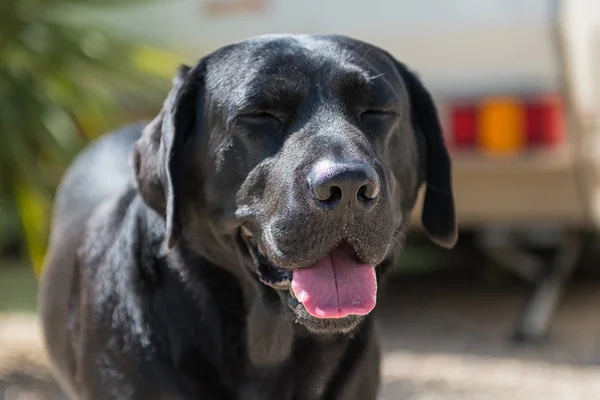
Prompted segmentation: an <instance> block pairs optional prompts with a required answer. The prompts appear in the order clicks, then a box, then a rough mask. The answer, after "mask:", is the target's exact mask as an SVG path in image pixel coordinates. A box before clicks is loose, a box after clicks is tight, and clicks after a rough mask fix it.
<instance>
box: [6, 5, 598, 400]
mask: <svg viewBox="0 0 600 400" xmlns="http://www.w3.org/2000/svg"><path fill="white" fill-rule="evenodd" d="M599 27H600V3H598V2H596V1H595V0H587V1H586V0H457V1H446V0H420V1H418V2H417V1H409V0H371V1H369V2H365V1H357V0H303V1H294V0H18V1H16V0H0V399H7V400H8V399H10V400H13V399H19V400H25V399H36V400H37V399H52V400H54V399H64V398H65V397H64V395H62V394H61V392H60V390H59V389H58V387H57V386H56V384H55V383H54V381H53V380H52V378H51V375H50V372H49V370H48V366H47V361H46V358H45V355H44V352H43V347H42V343H41V341H40V335H39V328H38V325H37V320H36V291H37V278H38V276H39V274H40V271H41V268H42V265H43V259H44V253H45V249H46V245H47V237H48V230H49V221H50V216H51V209H52V201H53V195H54V192H55V190H56V188H57V185H58V184H59V182H60V179H61V176H62V173H63V172H64V170H65V168H66V167H67V165H68V164H69V162H70V161H71V160H72V159H73V157H74V156H75V155H76V154H77V152H78V151H79V150H80V149H81V148H82V147H83V146H85V145H86V143H88V142H89V141H91V140H94V139H95V138H96V137H98V136H99V135H101V134H102V133H104V132H107V131H109V130H111V129H113V128H115V127H118V126H120V125H122V124H124V123H127V122H130V121H137V120H141V119H149V118H152V117H153V116H154V114H155V113H156V112H157V110H158V109H159V107H160V104H161V102H162V100H163V98H164V96H165V95H166V93H167V91H168V89H169V86H170V79H171V78H172V76H173V74H174V71H175V69H176V67H177V65H178V64H179V63H181V62H184V63H189V64H191V63H194V62H195V60H197V59H198V58H200V57H201V56H203V55H205V54H207V53H208V52H210V51H212V50H214V49H216V48H218V47H220V46H223V45H226V44H229V43H231V42H235V41H239V40H242V39H244V38H246V37H248V36H254V35H258V34H262V33H275V32H290V33H292V32H299V33H300V32H306V33H341V34H346V35H350V36H353V37H355V38H358V39H362V40H365V41H368V42H372V43H374V44H376V45H379V46H381V47H383V48H385V49H386V50H388V51H390V52H391V53H392V54H393V55H395V56H396V57H397V58H398V59H400V60H401V61H403V62H405V63H406V64H407V65H409V66H410V67H411V68H412V69H414V70H415V71H417V72H418V73H419V74H420V76H421V78H422V80H423V81H424V83H425V85H426V86H427V87H428V88H429V89H430V90H431V92H432V94H433V96H434V98H435V101H436V103H437V106H438V110H439V113H440V118H441V119H442V123H443V126H444V131H445V135H446V140H447V143H448V146H449V147H450V149H451V153H452V156H453V174H454V177H453V179H454V189H455V200H456V204H457V214H458V218H459V223H460V231H461V232H460V240H459V244H458V245H457V247H456V249H454V250H452V251H447V250H442V249H440V248H437V247H435V246H434V245H431V244H430V243H429V242H428V241H427V238H425V237H424V235H423V234H422V232H421V230H420V225H419V218H420V212H419V210H417V211H416V212H415V221H414V229H413V233H412V234H411V236H410V238H409V245H408V246H407V248H406V250H405V251H404V253H403V254H402V256H401V257H400V259H399V260H398V266H397V267H396V269H395V270H394V274H393V277H392V279H391V282H390V285H388V286H387V288H386V293H385V301H384V302H383V304H382V305H381V315H382V327H383V330H382V334H383V338H384V354H385V357H384V363H383V365H384V376H383V383H384V386H383V390H382V396H381V398H382V399H511V400H514V399H532V398H542V396H543V397H545V398H548V399H598V398H600V313H598V307H600V306H599V304H600V274H599V273H598V272H599V271H598V268H597V265H598V261H600V251H599V246H598V245H599V243H598V242H599V241H598V234H597V232H598V227H599V226H600V175H599V172H600V125H599V124H598V122H599V120H598V115H599V111H600V96H599V95H600V79H599V78H600V63H599V61H600V41H599V39H600V31H599V30H598V28H599Z"/></svg>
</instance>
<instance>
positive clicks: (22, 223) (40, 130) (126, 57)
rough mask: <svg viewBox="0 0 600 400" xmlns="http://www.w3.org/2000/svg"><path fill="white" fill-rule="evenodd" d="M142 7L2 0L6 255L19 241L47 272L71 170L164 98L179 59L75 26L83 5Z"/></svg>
mask: <svg viewBox="0 0 600 400" xmlns="http://www.w3.org/2000/svg"><path fill="white" fill-rule="evenodd" d="M143 1H145V0H134V1H132V0H126V1H124V0H18V1H17V0H0V257H1V252H2V247H3V243H6V242H7V241H9V240H12V239H14V238H15V235H17V238H20V239H23V240H24V242H25V243H26V247H27V249H28V250H29V254H30V256H31V260H32V262H33V264H34V266H35V267H36V272H39V268H40V267H41V263H42V260H43V254H44V251H45V247H46V242H47V235H48V223H49V219H50V210H51V203H52V196H53V193H54V190H55V188H56V186H57V184H58V182H59V179H60V177H61V175H62V173H63V172H64V168H65V166H66V165H67V163H68V162H69V161H70V160H71V158H72V157H73V155H74V154H75V153H76V152H77V151H78V150H79V149H81V147H82V146H83V145H84V144H85V143H86V142H87V141H89V140H90V139H93V138H94V137H96V136H97V135H99V134H100V133H103V132H105V131H106V130H108V129H110V128H113V127H115V126H116V125H117V124H119V123H122V122H124V121H126V120H128V119H131V113H132V112H136V111H137V112H138V114H139V110H147V111H149V110H154V109H155V108H156V107H157V105H158V103H159V101H160V99H161V97H162V96H163V95H164V93H165V89H166V84H167V83H168V81H167V80H166V79H165V71H169V73H170V71H174V69H175V64H176V63H175V61H174V58H173V57H172V55H170V54H167V53H165V52H163V51H160V50H157V49H153V48H149V47H144V46H142V45H141V44H139V43H132V42H130V41H128V40H127V39H125V38H123V37H116V36H115V35H113V34H112V33H111V32H108V31H107V29H102V28H100V27H98V26H93V24H82V23H79V24H77V25H74V24H72V23H70V22H69V16H70V15H71V11H73V10H75V9H76V8H77V9H81V8H86V7H87V8H88V10H89V8H90V7H92V8H107V7H123V6H124V4H126V5H127V6H130V5H131V4H132V3H141V2H143ZM79 22H81V21H79ZM147 66H152V70H150V69H149V68H145V67H147Z"/></svg>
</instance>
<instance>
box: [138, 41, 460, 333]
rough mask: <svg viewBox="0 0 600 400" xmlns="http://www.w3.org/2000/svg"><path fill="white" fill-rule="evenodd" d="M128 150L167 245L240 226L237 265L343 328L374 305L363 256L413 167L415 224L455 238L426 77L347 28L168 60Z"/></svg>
mask: <svg viewBox="0 0 600 400" xmlns="http://www.w3.org/2000/svg"><path fill="white" fill-rule="evenodd" d="M134 166H135V170H136V171H135V172H136V180H137V183H138V190H139V191H140V193H141V194H142V196H143V197H144V199H145V200H146V202H147V203H148V204H149V205H150V206H152V207H153V208H155V209H156V210H157V211H158V212H160V213H162V214H163V215H164V216H165V218H166V221H167V235H168V237H167V241H168V243H169V246H170V247H172V246H174V245H175V243H176V242H177V240H178V239H179V238H180V237H182V239H183V241H184V242H185V243H187V244H188V245H189V246H191V247H192V248H195V249H196V250H197V251H199V252H202V251H203V246H205V247H206V246H207V244H206V241H208V239H206V232H205V231H206V230H207V227H208V228H210V231H211V232H212V235H213V236H223V237H225V236H228V237H235V238H239V239H240V240H239V242H234V243H240V244H241V247H242V251H243V252H244V253H245V254H246V255H247V256H248V257H247V259H248V260H251V261H252V262H248V263H247V264H248V266H247V267H248V268H249V269H250V271H251V275H252V276H254V278H255V279H257V280H258V281H260V282H261V283H262V284H263V285H264V287H265V288H268V290H271V291H273V292H274V293H277V294H279V296H278V298H279V299H280V301H281V302H283V304H284V305H285V306H286V307H285V308H286V309H287V310H288V311H287V312H291V313H293V315H294V317H295V319H296V320H297V321H298V322H299V323H301V324H303V325H304V326H305V327H306V328H307V329H308V330H310V331H312V332H315V333H319V332H323V333H331V332H349V331H351V330H352V329H353V328H354V327H356V326H357V325H358V324H359V323H360V321H361V320H362V318H363V316H364V315H366V314H368V313H369V312H370V311H371V310H372V309H373V307H374V305H375V302H376V295H377V281H378V279H379V277H380V275H381V270H380V269H378V268H376V267H379V266H381V265H382V263H384V261H386V260H390V259H391V257H392V254H393V252H394V246H396V244H397V243H400V238H401V236H402V234H403V232H404V230H405V228H406V225H407V223H408V221H409V216H410V211H411V209H412V207H413V206H414V203H415V200H416V197H417V191H418V189H419V186H420V185H421V184H422V183H423V182H424V181H426V182H427V187H428V188H427V192H426V200H425V207H424V215H423V222H424V226H425V228H426V230H427V231H428V233H429V234H430V236H431V237H432V239H433V240H434V241H436V242H437V243H438V244H441V245H443V246H446V247H451V246H452V245H453V244H454V242H455V241H456V225H455V221H454V205H453V201H452V192H451V186H450V164H449V159H448V154H447V152H446V149H445V147H444V141H443V138H442V134H441V131H440V126H439V122H438V119H437V115H436V110H435V108H434V105H433V103H432V101H431V98H430V96H429V94H428V92H427V91H426V90H425V88H424V87H423V86H422V85H421V83H420V82H419V81H418V80H417V78H416V77H415V76H414V75H413V74H412V73H411V72H409V71H408V70H407V69H406V68H405V67H404V66H403V65H402V64H400V63H398V62H397V61H395V60H394V59H393V58H392V57H391V56H390V55H389V54H387V53H385V52H384V51H382V50H380V49H377V48H375V47H373V46H370V45H368V44H365V43H362V42H358V41H355V40H352V39H349V38H346V37H341V36H292V35H286V36H263V37H258V38H253V39H250V40H248V41H245V42H242V43H238V44H235V45H232V46H228V47H225V48H222V49H220V50H218V51H216V52H215V53H213V54H211V55H209V56H207V57H205V58H204V59H202V60H201V61H200V62H199V63H198V64H197V65H196V66H195V67H194V68H191V69H190V68H187V67H183V68H182V69H181V70H180V73H179V76H178V77H177V78H176V80H175V84H174V88H173V90H172V91H171V93H170V95H169V98H168V99H167V101H166V102H165V106H164V108H163V110H162V111H161V115H159V117H157V119H156V120H155V121H153V122H152V123H151V124H150V125H149V127H148V128H147V129H146V131H145V133H144V136H143V137H142V139H141V140H140V141H139V142H138V144H137V146H136V151H135V157H134ZM198 221H201V222H198ZM203 238H204V240H205V242H202V239H203ZM224 247H226V246H224ZM222 251H225V252H227V251H229V252H232V251H234V250H233V249H227V248H224V249H222ZM212 252H213V253H214V250H212ZM223 257H224V259H226V258H227V255H226V254H224V255H223ZM242 268H246V266H242Z"/></svg>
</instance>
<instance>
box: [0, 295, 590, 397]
mask: <svg viewBox="0 0 600 400" xmlns="http://www.w3.org/2000/svg"><path fill="white" fill-rule="evenodd" d="M523 300H524V292H523V291H522V290H516V289H515V290H507V289H503V290H490V289H487V290H484V289H474V288H470V287H467V286H463V287H457V286H453V287H447V286H446V287H442V286H431V285H423V284H421V285H410V286H406V287H404V286H394V287H391V288H388V296H387V297H386V301H385V302H384V303H383V304H382V307H381V317H382V318H381V322H382V323H381V325H382V336H383V343H384V351H385V357H384V360H383V372H384V373H383V389H382V393H381V399H382V400H397V399H410V400H434V399H443V400H455V399H461V400H479V399H486V400H489V399H492V400H495V399H499V400H504V399H506V400H509V399H510V400H521V399H523V400H525V399H527V400H530V399H542V398H543V399H548V400H554V399H556V400H562V399H565V400H566V399H569V400H570V399H577V400H587V399H590V400H592V399H600V313H599V312H598V307H600V306H599V304H600V285H598V284H595V285H581V284H579V285H577V286H573V287H571V288H569V290H568V295H567V297H566V298H565V299H564V301H563V302H562V304H561V307H560V310H559V313H558V315H557V318H556V319H555V324H554V327H553V331H552V332H553V334H552V336H551V337H550V338H549V340H547V341H546V342H544V343H543V344H540V345H537V346H522V345H521V346H518V345H514V344H511V342H510V341H509V340H508V337H509V334H510V332H511V328H512V324H513V322H514V320H515V318H516V316H517V315H518V312H519V307H520V306H521V304H522V302H523ZM0 399H1V400H58V399H64V396H62V395H61V394H60V392H59V391H58V390H57V388H56V386H55V385H54V383H53V382H52V381H51V379H50V377H49V374H48V370H47V367H46V359H45V358H44V357H43V353H42V352H41V343H40V340H39V335H38V331H37V325H36V320H35V316H32V315H20V316H19V315H17V316H15V315H12V316H5V317H3V318H1V319H0Z"/></svg>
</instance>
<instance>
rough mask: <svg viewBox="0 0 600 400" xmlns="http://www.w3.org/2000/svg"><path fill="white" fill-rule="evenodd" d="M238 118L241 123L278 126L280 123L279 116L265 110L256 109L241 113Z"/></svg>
mask: <svg viewBox="0 0 600 400" xmlns="http://www.w3.org/2000/svg"><path fill="white" fill-rule="evenodd" d="M238 120H239V121H240V122H242V123H246V124H251V125H267V124H268V125H271V126H279V125H281V123H282V120H281V118H280V117H278V116H277V115H275V114H272V113H270V112H267V111H257V112H250V113H245V114H241V115H240V116H239V117H238Z"/></svg>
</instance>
